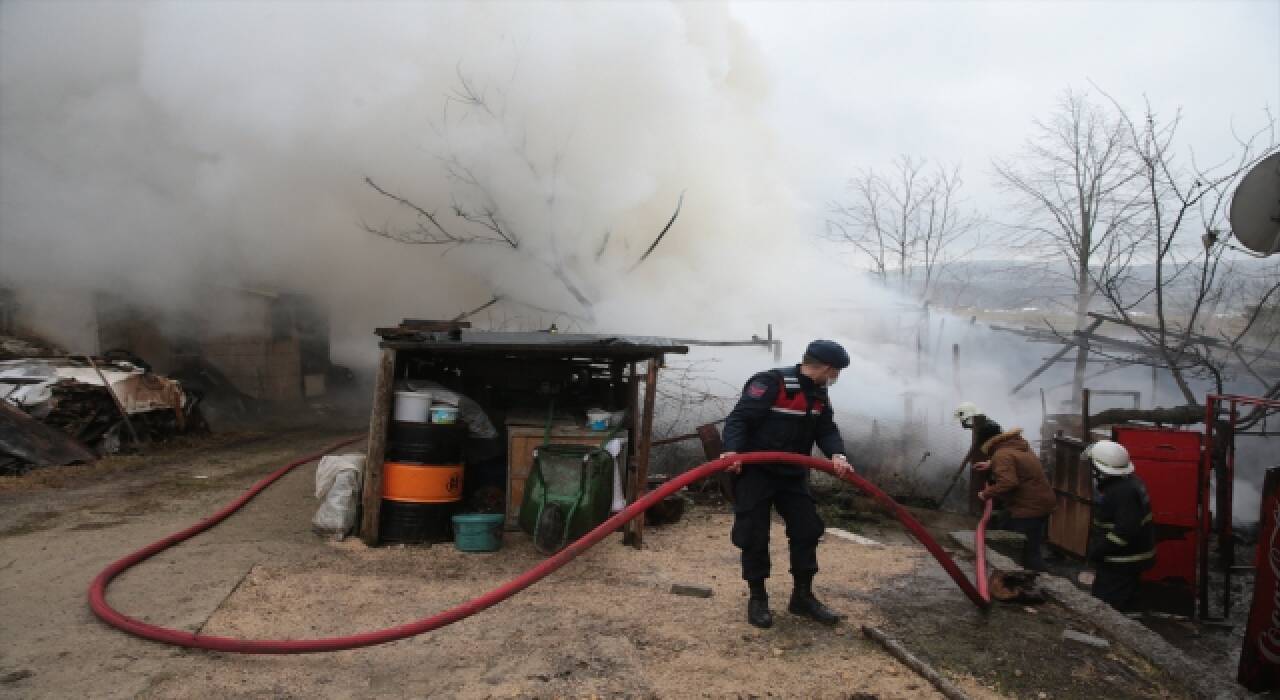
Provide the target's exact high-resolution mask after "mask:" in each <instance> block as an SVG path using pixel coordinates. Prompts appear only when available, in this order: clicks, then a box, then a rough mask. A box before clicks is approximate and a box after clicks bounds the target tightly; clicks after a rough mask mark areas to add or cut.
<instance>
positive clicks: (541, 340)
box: [379, 327, 689, 360]
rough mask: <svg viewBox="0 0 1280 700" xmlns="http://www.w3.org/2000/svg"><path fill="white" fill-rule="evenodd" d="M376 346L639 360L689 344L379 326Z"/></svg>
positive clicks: (634, 338)
mask: <svg viewBox="0 0 1280 700" xmlns="http://www.w3.org/2000/svg"><path fill="white" fill-rule="evenodd" d="M379 335H381V336H382V338H383V340H382V342H381V343H379V346H380V347H383V348H390V349H393V350H421V351H423V352H430V353H436V354H449V355H461V354H473V355H474V354H480V355H508V356H510V355H535V356H538V357H548V356H550V357H593V358H602V359H616V360H643V359H647V358H650V357H657V356H660V355H665V354H667V353H675V354H681V355H683V354H687V353H688V352H689V347H688V346H687V345H680V344H679V343H678V342H677V341H675V340H673V339H671V338H661V337H656V336H629V335H612V334H588V333H551V332H545V331H535V332H509V331H469V330H457V331H454V332H452V333H450V332H448V331H414V330H410V329H406V328H403V327H402V328H397V329H379Z"/></svg>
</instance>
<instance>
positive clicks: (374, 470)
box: [360, 349, 396, 547]
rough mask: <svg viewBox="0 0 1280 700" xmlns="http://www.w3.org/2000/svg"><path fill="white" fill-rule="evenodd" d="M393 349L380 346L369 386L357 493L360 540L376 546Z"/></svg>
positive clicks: (391, 381) (392, 373) (388, 424)
mask: <svg viewBox="0 0 1280 700" xmlns="http://www.w3.org/2000/svg"><path fill="white" fill-rule="evenodd" d="M395 371H396V351H395V350H390V349H383V351H382V358H381V360H380V361H379V363H378V374H377V376H376V378H375V382H374V386H373V409H372V413H371V415H370V417H369V452H368V457H367V459H365V463H364V490H363V493H362V494H361V506H362V515H361V518H360V539H362V540H364V543H365V544H367V545H369V546H370V547H376V546H378V523H379V516H380V515H381V514H382V460H383V458H385V457H386V452H387V429H388V428H389V427H390V421H391V396H392V394H393V393H394V392H393V391H392V388H393V387H394V386H395Z"/></svg>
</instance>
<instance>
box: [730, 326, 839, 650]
mask: <svg viewBox="0 0 1280 700" xmlns="http://www.w3.org/2000/svg"><path fill="white" fill-rule="evenodd" d="M848 366H849V354H848V353H847V352H845V350H844V348H842V347H840V345H839V344H838V343H835V342H833V341H830V340H815V341H813V342H812V343H810V344H809V347H808V348H807V349H806V350H805V354H804V358H803V360H802V362H801V363H800V364H798V365H794V366H791V367H782V368H779V369H774V370H769V371H766V372H760V373H758V374H755V375H753V376H752V377H751V378H750V379H748V380H747V383H746V385H745V386H744V387H743V389H742V395H741V397H739V399H738V403H737V405H736V406H734V408H733V411H732V412H731V413H730V414H729V418H728V420H727V421H726V422H725V426H724V449H725V452H724V453H723V454H722V455H721V456H722V457H723V456H728V455H732V454H735V453H738V452H793V453H795V454H802V455H808V454H810V452H812V450H813V446H814V444H815V443H816V444H817V446H818V448H819V449H821V450H822V451H823V452H824V453H826V455H827V456H828V457H830V458H831V462H832V464H833V465H834V466H835V469H836V471H837V473H848V472H852V471H853V467H851V466H849V461H848V460H847V459H846V458H845V456H844V442H843V441H842V440H841V438H840V429H839V428H837V427H836V424H835V420H834V413H833V412H832V410H831V400H830V398H829V397H828V396H827V388H828V387H830V386H832V385H833V384H835V383H836V379H837V378H839V376H840V370H842V369H844V368H845V367H848ZM728 471H729V472H730V473H731V474H734V477H733V492H734V507H733V532H732V535H731V539H732V540H733V544H734V545H736V546H737V547H738V548H739V549H741V550H742V578H743V579H745V580H746V582H747V585H748V587H749V588H750V598H749V599H748V601H747V622H749V623H751V624H752V625H755V626H756V627H770V626H772V625H773V613H772V612H770V610H769V598H768V593H767V592H766V591H765V584H764V582H765V579H767V578H768V577H769V567H770V562H769V524H770V523H769V521H770V512H771V511H772V510H774V509H776V510H777V511H778V514H779V515H781V516H782V519H783V521H784V522H785V523H786V525H787V530H786V531H787V540H788V542H789V544H790V549H791V577H792V579H793V581H794V583H795V585H794V588H793V589H792V592H791V602H790V604H789V605H788V606H787V610H788V611H789V612H791V613H792V614H794V615H800V616H803V617H808V618H811V619H813V620H817V621H818V622H821V623H824V624H836V623H837V622H839V621H840V616H839V615H837V614H836V613H835V612H832V611H831V610H830V609H829V608H828V607H827V606H826V605H823V604H822V603H821V602H819V601H818V599H817V598H816V597H814V594H813V588H812V585H813V577H814V574H816V573H817V572H818V554H817V551H818V540H819V539H820V538H821V537H822V533H823V532H824V531H825V525H824V523H823V522H822V518H821V517H820V516H819V515H818V510H817V507H816V506H815V504H814V500H813V495H812V494H811V493H810V492H809V470H808V469H807V468H805V467H801V466H796V465H791V464H746V465H744V464H743V463H742V462H737V463H735V464H733V465H732V466H730V467H729V469H728Z"/></svg>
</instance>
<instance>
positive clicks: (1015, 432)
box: [982, 428, 1031, 457]
mask: <svg viewBox="0 0 1280 700" xmlns="http://www.w3.org/2000/svg"><path fill="white" fill-rule="evenodd" d="M1002 445H1003V446H1005V447H1007V448H1009V449H1014V450H1020V451H1024V452H1030V451H1031V443H1029V442H1027V439H1026V438H1024V437H1022V428H1014V429H1012V430H1009V431H1008V432H1004V433H1000V434H999V435H997V436H995V437H993V438H991V439H990V440H987V441H986V442H984V443H982V452H983V454H985V455H987V456H988V457H990V456H992V455H994V454H995V453H996V449H997V448H999V447H1000V446H1002Z"/></svg>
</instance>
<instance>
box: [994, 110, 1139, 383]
mask: <svg viewBox="0 0 1280 700" xmlns="http://www.w3.org/2000/svg"><path fill="white" fill-rule="evenodd" d="M1127 136H1128V134H1127V129H1126V125H1125V121H1124V119H1123V116H1122V115H1120V114H1116V113H1113V112H1112V111H1110V110H1107V109H1105V108H1103V107H1100V106H1098V105H1097V104H1095V103H1093V102H1091V101H1090V100H1089V99H1088V97H1087V96H1086V95H1083V94H1079V93H1075V92H1071V91H1068V92H1067V93H1066V94H1065V95H1064V96H1063V98H1062V100H1061V102H1060V103H1059V105H1058V107H1057V109H1056V111H1055V112H1054V114H1053V115H1052V117H1051V118H1050V119H1049V120H1048V121H1040V120H1036V122H1035V132H1034V134H1033V136H1032V137H1031V138H1030V139H1029V140H1028V141H1027V143H1026V144H1025V145H1024V147H1023V149H1022V152H1021V153H1020V154H1018V155H1017V156H1016V158H1015V159H1014V160H996V161H995V162H994V163H993V166H994V169H995V174H996V178H997V182H998V183H999V185H1000V186H1001V187H1002V188H1003V189H1004V190H1005V191H1007V192H1008V193H1009V194H1010V195H1011V196H1012V198H1013V200H1014V201H1015V202H1016V203H1017V206H1018V208H1019V210H1020V211H1021V213H1022V215H1023V218H1022V220H1021V221H1018V222H1017V223H1015V224H1013V228H1014V230H1015V231H1016V232H1017V233H1016V235H1015V241H1014V242H1015V244H1017V245H1020V246H1021V247H1023V248H1024V249H1025V250H1028V251H1031V252H1033V253H1037V254H1040V255H1042V256H1045V257H1046V258H1047V259H1049V260H1052V261H1054V262H1066V263H1067V265H1068V269H1069V273H1068V274H1069V275H1070V277H1071V280H1072V282H1073V283H1074V288H1075V295H1074V302H1075V303H1074V307H1075V308H1074V313H1075V319H1076V330H1077V331H1083V330H1084V329H1085V327H1086V325H1088V323H1089V319H1088V312H1089V305H1090V303H1091V301H1092V300H1093V298H1094V293H1095V278H1094V276H1093V275H1091V274H1090V267H1091V266H1100V267H1101V268H1102V269H1107V270H1111V269H1115V267H1116V265H1115V261H1117V260H1123V259H1125V258H1127V257H1129V256H1130V255H1132V251H1133V249H1134V245H1135V242H1136V241H1135V239H1134V234H1135V231H1136V229H1135V227H1134V219H1135V217H1137V216H1138V215H1139V214H1140V212H1141V211H1142V207H1141V200H1140V193H1139V192H1138V189H1137V183H1138V177H1139V171H1138V168H1137V167H1136V164H1135V162H1134V158H1133V154H1132V152H1131V150H1130V149H1129V148H1128V139H1127ZM1088 358H1089V344H1088V338H1087V337H1082V338H1081V342H1080V343H1079V344H1078V348H1077V351H1076V362H1075V373H1074V375H1073V380H1072V386H1071V401H1072V402H1073V403H1074V404H1076V405H1078V402H1079V401H1080V391H1081V389H1082V388H1083V386H1084V378H1085V368H1086V366H1087V363H1088Z"/></svg>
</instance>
